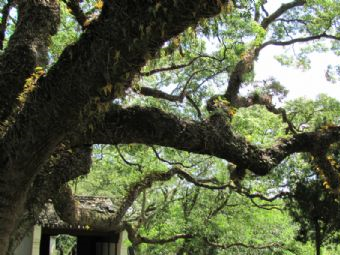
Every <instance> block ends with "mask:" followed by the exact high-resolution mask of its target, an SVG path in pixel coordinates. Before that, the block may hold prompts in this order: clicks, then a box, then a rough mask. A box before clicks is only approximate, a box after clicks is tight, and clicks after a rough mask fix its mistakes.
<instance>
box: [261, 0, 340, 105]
mask: <svg viewBox="0 0 340 255" xmlns="http://www.w3.org/2000/svg"><path fill="white" fill-rule="evenodd" d="M287 2H291V0H271V1H268V2H267V4H266V5H265V6H266V8H267V10H268V11H269V12H270V13H271V12H273V11H274V10H276V9H277V8H278V7H279V6H280V5H281V4H283V3H287ZM297 47H298V46H297ZM283 52H284V50H283V48H282V47H278V46H269V47H267V48H265V49H263V50H262V51H261V52H260V56H259V59H258V61H257V62H256V63H255V74H256V76H255V79H256V80H263V79H266V78H269V77H270V76H272V77H274V78H275V79H277V80H278V81H280V82H281V84H282V85H284V86H285V87H286V88H287V89H288V90H289V94H288V97H287V99H288V100H289V99H294V98H297V97H306V98H310V99H314V98H315V97H316V96H317V95H318V94H321V93H324V94H327V95H329V96H331V97H334V98H336V99H338V100H340V82H337V83H335V84H333V83H330V82H328V81H327V80H326V78H325V72H326V68H327V65H329V64H340V58H339V57H337V56H335V55H334V54H331V53H327V54H326V53H314V54H312V55H311V58H310V59H311V69H310V70H308V71H302V70H299V69H296V68H294V67H284V66H281V64H280V63H279V62H278V61H277V60H276V59H275V58H274V56H275V55H280V54H282V53H283Z"/></svg>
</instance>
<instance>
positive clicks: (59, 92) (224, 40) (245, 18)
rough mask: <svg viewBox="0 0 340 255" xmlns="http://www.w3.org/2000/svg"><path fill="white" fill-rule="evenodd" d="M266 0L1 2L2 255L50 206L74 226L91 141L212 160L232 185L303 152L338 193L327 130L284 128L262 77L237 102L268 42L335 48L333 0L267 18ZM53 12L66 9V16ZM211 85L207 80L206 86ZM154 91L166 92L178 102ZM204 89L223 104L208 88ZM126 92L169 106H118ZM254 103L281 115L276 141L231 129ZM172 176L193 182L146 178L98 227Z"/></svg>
mask: <svg viewBox="0 0 340 255" xmlns="http://www.w3.org/2000/svg"><path fill="white" fill-rule="evenodd" d="M265 2H266V1H261V0H260V1H234V2H231V1H227V0H226V1H225V0H196V1H191V0H164V1H159V0H134V1H133V0H119V1H118V0H117V1H116V0H105V1H98V2H96V4H95V7H94V8H93V6H92V7H91V3H92V4H94V3H93V2H92V1H78V0H65V1H57V0H25V1H24V0H17V1H12V0H8V1H1V4H2V7H3V11H2V22H1V26H0V29H1V31H0V32H1V37H0V40H1V46H2V48H3V51H2V53H1V57H0V66H1V68H0V76H1V79H0V105H1V107H0V134H1V135H0V183H1V185H0V226H1V227H0V255H3V254H7V253H10V252H11V251H12V250H13V248H14V247H15V246H16V245H17V243H18V241H19V240H20V239H21V238H22V236H23V234H24V233H25V231H26V230H27V229H28V228H29V227H30V226H31V225H32V224H33V222H34V217H35V216H36V214H37V213H38V212H39V210H40V209H41V207H42V205H43V204H44V203H45V201H46V200H47V199H48V198H52V199H53V201H56V202H57V203H55V206H56V207H58V208H56V209H57V210H58V211H59V213H60V215H61V216H62V217H63V218H64V219H65V220H67V221H69V222H72V221H81V220H82V214H81V212H80V213H79V212H78V213H77V214H75V213H74V212H75V211H76V209H77V208H76V206H75V204H73V205H74V206H71V205H72V201H73V200H72V196H71V194H70V190H69V189H68V188H67V187H65V185H64V184H65V183H67V182H68V181H69V180H72V179H74V178H76V177H78V176H80V175H83V174H86V173H87V172H88V171H89V168H90V165H91V157H90V156H91V147H92V145H93V144H114V145H116V144H131V143H139V144H147V145H160V146H165V147H172V148H175V149H178V150H184V151H188V152H193V153H197V154H206V155H211V156H215V157H218V158H221V159H225V160H227V161H228V162H230V163H232V164H233V165H234V166H235V167H234V168H235V169H234V170H233V174H232V175H233V178H234V180H235V183H236V184H237V183H238V181H239V179H242V177H243V175H244V172H245V170H249V171H251V172H252V173H254V174H255V175H259V176H263V175H267V174H269V173H270V172H271V171H272V169H273V168H275V167H276V166H278V165H279V164H280V163H281V162H282V161H283V160H284V159H285V158H286V157H288V156H289V155H291V154H294V153H298V152H306V153H309V154H311V155H313V157H314V160H315V164H317V165H319V167H320V168H322V173H323V178H324V181H326V182H327V183H328V185H329V187H330V188H331V189H332V190H333V191H334V192H338V190H339V182H340V180H339V176H338V173H337V172H338V170H339V165H338V164H333V163H332V161H330V160H329V159H328V157H327V156H328V155H327V151H328V148H329V147H330V146H331V145H332V144H333V143H336V142H338V141H339V138H340V127H339V126H337V125H334V124H337V123H333V124H332V125H329V123H324V124H325V125H323V126H322V127H320V128H319V129H315V130H309V132H305V131H306V129H304V130H302V129H301V127H300V126H295V125H294V124H293V123H292V121H291V117H293V116H291V115H289V114H287V113H286V111H285V110H284V109H281V108H276V107H275V105H274V104H273V103H272V101H271V97H272V96H273V95H277V94H278V93H281V94H282V93H284V90H282V88H281V87H280V86H278V84H277V83H276V82H275V81H273V80H272V81H267V82H266V83H265V84H264V86H263V87H262V89H260V90H259V89H257V90H255V91H254V92H253V93H250V94H249V95H248V96H242V95H241V94H240V93H239V92H240V88H241V86H242V85H245V84H250V85H251V86H253V87H258V84H256V83H252V81H253V80H252V75H251V74H252V71H253V64H254V61H255V60H256V59H257V57H258V55H259V54H260V52H261V50H263V49H264V48H266V47H268V46H270V45H279V46H280V45H281V46H287V45H292V44H295V43H300V42H309V41H314V40H319V39H320V40H321V39H323V40H326V39H327V40H330V41H334V43H333V45H332V47H333V49H335V50H336V49H337V47H338V44H337V40H338V38H339V37H338V35H337V33H338V28H337V25H338V22H339V19H338V18H339V17H338V13H339V10H338V8H339V7H338V6H339V5H338V1H336V0H333V1H318V0H315V1H314V0H310V1H305V0H293V1H291V2H288V3H285V4H282V5H281V6H278V8H277V9H276V10H273V11H267V10H266V6H265ZM64 4H66V5H67V8H68V10H69V12H70V13H71V14H72V15H68V16H67V17H66V19H65V16H63V15H65V13H62V14H63V15H62V16H61V15H60V5H63V6H64ZM64 9H65V8H64ZM71 16H72V17H73V18H74V20H76V21H77V22H78V27H77V29H79V31H81V32H79V35H76V36H75V37H74V38H73V39H74V40H69V41H70V43H69V45H67V46H66V47H65V48H63V47H62V48H63V50H62V53H61V54H58V53H56V51H57V50H56V47H57V46H58V45H57V46H56V45H55V41H54V40H53V38H55V37H53V38H52V39H51V37H52V36H54V35H56V34H57V35H56V36H58V34H60V33H62V32H63V30H59V31H58V27H59V25H60V21H61V17H62V19H63V20H62V21H63V22H62V24H61V25H62V26H63V28H65V23H70V22H73V21H71V20H70V17H71ZM7 25H9V26H7ZM9 35H10V36H9ZM210 37H214V38H216V41H218V42H219V43H218V44H219V46H218V47H216V50H215V52H214V53H212V54H208V53H207V52H208V51H203V50H202V47H203V46H202V45H204V42H202V40H203V38H210ZM193 38H195V39H193ZM199 40H201V42H199ZM203 41H204V40H203ZM51 42H52V44H51ZM59 46H60V45H59ZM303 53H305V52H303ZM302 55H303V54H302ZM298 60H299V61H300V63H301V62H303V60H304V59H303V57H300V58H299V59H298ZM303 63H305V62H303ZM152 67H154V68H152ZM167 73H168V74H167ZM169 73H170V74H169ZM153 75H154V77H155V78H154V79H153V80H152V76H153ZM150 77H151V78H150ZM217 77H218V78H219V79H218V80H219V81H218V82H216V84H214V85H212V83H209V82H208V81H209V80H212V79H215V78H217ZM148 78H150V79H148ZM184 80H185V82H184ZM180 81H181V82H180ZM176 82H178V84H176ZM157 83H158V84H162V85H163V86H164V84H168V85H169V86H174V85H175V86H176V89H177V90H175V92H176V91H177V92H178V95H177V96H176V95H174V94H168V93H166V92H167V91H169V89H167V90H163V91H162V90H160V86H156V85H155V84H157ZM152 84H153V85H152ZM221 84H222V85H221ZM208 85H210V86H211V88H210V91H220V92H219V93H220V95H217V94H216V93H215V95H213V94H214V93H206V92H207V91H208V90H209V86H208ZM217 87H218V89H217ZM202 90H204V91H205V93H203V92H202ZM133 91H134V92H133ZM221 91H222V92H221ZM133 93H137V94H139V95H143V96H145V97H154V98H157V99H159V100H167V101H170V102H175V103H177V104H172V106H171V108H170V109H169V108H167V107H164V105H163V104H154V106H148V104H146V103H145V101H144V100H135V101H134V104H132V105H131V104H128V103H126V102H125V101H124V100H125V99H126V98H127V97H128V96H130V95H131V94H133ZM255 104H260V105H264V106H265V107H266V108H267V110H268V111H271V112H273V113H274V114H278V115H281V116H282V121H283V122H284V123H286V126H287V129H286V132H287V135H286V136H285V138H280V139H279V140H277V142H276V143H272V144H270V145H269V146H267V147H263V146H261V145H257V144H253V143H251V141H249V139H248V140H247V139H246V137H244V136H242V135H240V134H236V132H235V131H234V129H233V128H232V125H231V120H232V118H233V116H234V114H235V111H236V110H237V109H238V108H241V107H250V106H252V105H255ZM176 106H177V107H176ZM188 111H190V112H191V114H186V113H187V112H188ZM193 111H196V112H195V113H193ZM176 174H177V175H181V176H182V177H183V178H186V179H188V180H190V181H191V182H194V183H196V184H200V183H199V182H198V181H197V180H195V179H194V178H193V177H192V176H190V175H188V174H187V173H186V172H185V171H183V170H182V169H180V168H178V167H174V168H171V169H169V171H166V172H164V173H162V174H150V175H149V176H147V177H146V178H145V179H144V180H142V181H140V182H139V183H136V184H135V185H134V186H131V187H130V188H129V190H128V195H127V197H126V198H125V200H124V202H123V203H122V205H121V207H120V208H119V210H117V212H116V213H115V214H114V215H112V217H111V218H110V219H109V221H105V219H102V220H103V221H102V224H100V222H99V223H98V224H97V225H98V227H103V228H104V227H105V228H114V227H115V226H117V225H119V223H120V221H121V219H122V217H123V215H124V214H125V212H126V210H127V209H128V208H129V206H130V205H131V203H132V202H133V201H134V200H135V199H136V197H137V196H138V194H139V193H140V192H142V191H143V190H144V189H145V188H147V187H149V186H150V185H151V184H152V182H153V181H157V180H158V181H161V180H167V179H169V178H171V176H173V175H176ZM200 185H203V184H200ZM65 203H67V206H64V205H65ZM65 208H67V209H68V210H65ZM72 209H74V210H72ZM84 217H85V216H84ZM87 220H88V218H87ZM108 222H110V224H107V223H108Z"/></svg>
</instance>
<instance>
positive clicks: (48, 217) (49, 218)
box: [37, 196, 115, 229]
mask: <svg viewBox="0 0 340 255" xmlns="http://www.w3.org/2000/svg"><path fill="white" fill-rule="evenodd" d="M75 200H76V202H78V206H79V207H80V208H82V209H86V210H90V211H96V212H99V213H114V212H115V208H114V205H113V203H112V200H111V199H110V198H108V197H96V196H75ZM37 224H38V225H41V226H42V227H48V228H67V229H86V228H87V226H86V225H77V226H72V225H70V224H68V223H66V222H64V221H62V220H61V219H60V217H59V216H58V214H57V213H56V211H55V209H54V206H53V203H52V201H49V202H47V203H46V204H45V208H44V209H43V210H42V212H41V213H40V215H39V217H38V220H37Z"/></svg>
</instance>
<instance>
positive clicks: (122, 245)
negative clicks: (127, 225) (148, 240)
mask: <svg viewBox="0 0 340 255" xmlns="http://www.w3.org/2000/svg"><path fill="white" fill-rule="evenodd" d="M127 240H128V237H127V232H126V231H123V232H120V235H119V240H118V244H117V248H118V249H117V250H118V254H117V255H128V246H127V245H126V242H127Z"/></svg>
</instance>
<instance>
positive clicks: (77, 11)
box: [62, 0, 88, 30]
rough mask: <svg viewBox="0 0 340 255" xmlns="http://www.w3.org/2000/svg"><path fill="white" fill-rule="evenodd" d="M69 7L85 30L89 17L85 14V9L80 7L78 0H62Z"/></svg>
mask: <svg viewBox="0 0 340 255" xmlns="http://www.w3.org/2000/svg"><path fill="white" fill-rule="evenodd" d="M62 1H63V2H64V3H65V4H66V5H67V7H68V8H69V9H70V10H71V11H72V15H73V16H74V17H75V19H76V21H77V22H78V24H79V25H80V26H81V28H82V29H83V30H84V29H85V28H86V21H87V20H88V17H87V16H86V15H85V13H84V12H83V10H82V9H81V8H80V5H79V1H77V0H68V1H67V0H62Z"/></svg>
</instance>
